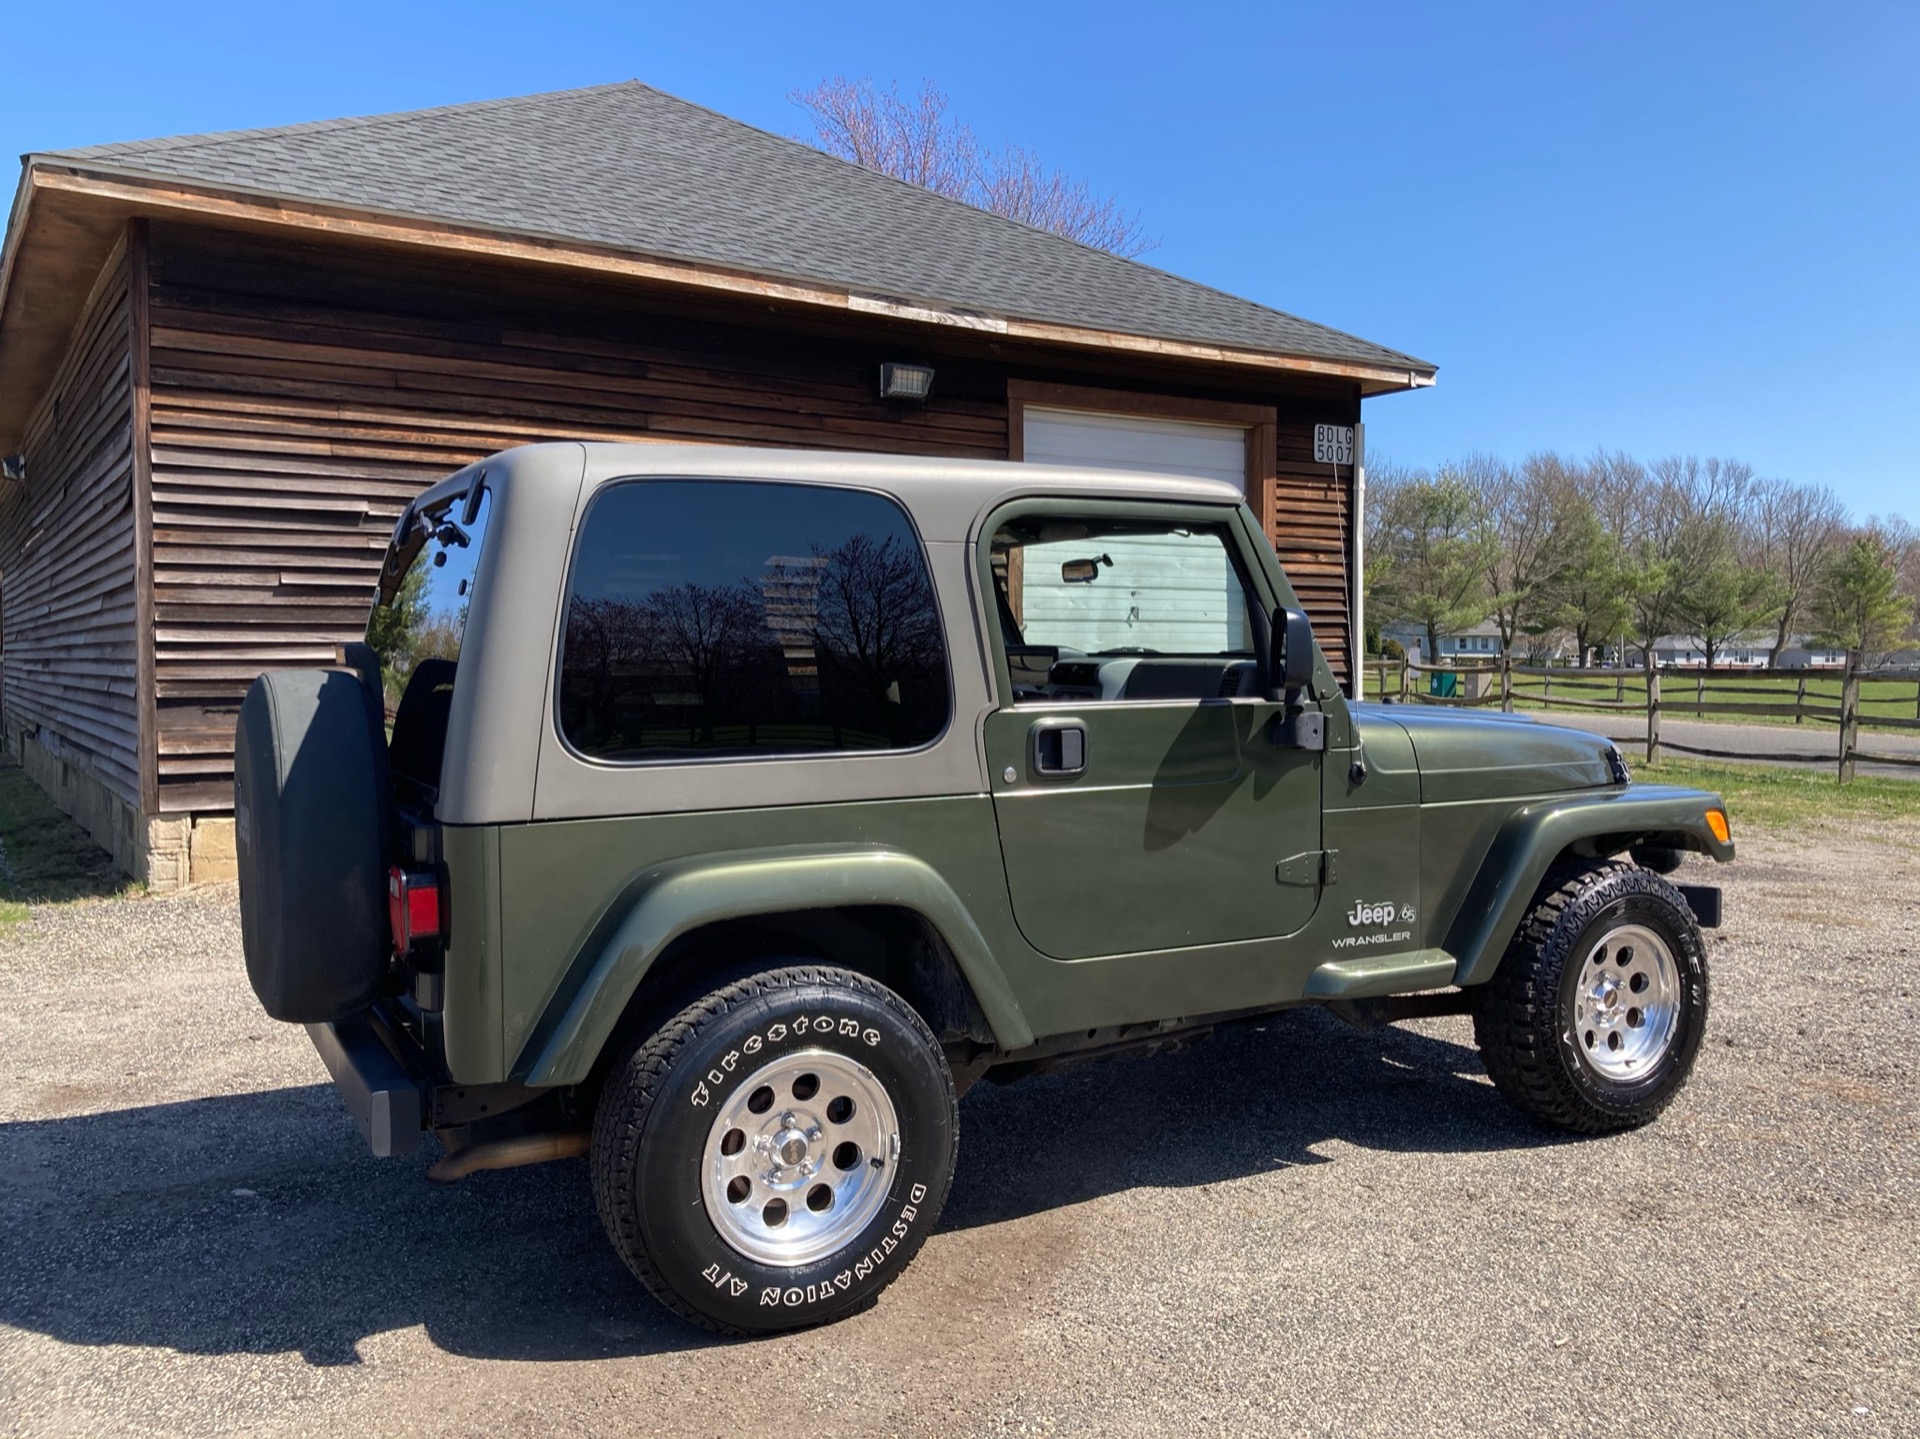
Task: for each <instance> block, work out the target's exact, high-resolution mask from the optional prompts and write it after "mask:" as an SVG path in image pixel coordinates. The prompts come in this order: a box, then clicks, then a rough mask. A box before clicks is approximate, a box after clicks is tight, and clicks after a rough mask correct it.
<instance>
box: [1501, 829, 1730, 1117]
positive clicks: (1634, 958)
mask: <svg viewBox="0 0 1920 1439" xmlns="http://www.w3.org/2000/svg"><path fill="white" fill-rule="evenodd" d="M1706 1023H1707V958H1706V946H1705V944H1704V942H1703V941H1702V939H1701V936H1700V927H1699V925H1698V924H1697V923H1696V922H1695V920H1694V917H1693V912H1692V911H1691V910H1690V909H1689V908H1688V907H1687V903H1686V901H1685V900H1684V899H1683V898H1682V897H1681V895H1680V892H1679V891H1678V890H1676V889H1675V888H1674V887H1673V886H1672V885H1671V884H1669V883H1668V882H1667V881H1666V880H1665V879H1662V878H1661V877H1660V876H1659V875H1657V874H1654V873H1652V872H1651V871H1649V870H1645V869H1641V868H1637V867H1635V866H1633V865H1628V864H1620V863H1595V864H1592V865H1589V866H1586V867H1583V868H1579V869H1572V870H1567V869H1563V870H1558V871H1556V872H1554V873H1553V874H1550V875H1549V876H1548V878H1547V881H1546V883H1545V884H1544V885H1542V886H1541V891H1540V894H1539V896H1538V898H1537V900H1536V903H1535V905H1534V909H1533V911H1532V913H1531V914H1529V915H1528V916H1527V919H1526V922H1525V923H1523V924H1522V925H1521V926H1520V930H1519V933H1517V934H1516V935H1515V936H1514V937H1513V942H1512V943H1511V944H1510V945H1508V947H1507V952H1506V954H1505V956H1504V957H1503V958H1502V959H1501V961H1500V968H1499V969H1498V971H1496V972H1495V974H1494V977H1493V979H1492V980H1490V981H1489V982H1488V983H1487V984H1486V985H1485V986H1483V987H1482V989H1481V991H1480V993H1479V994H1478V996H1477V997H1476V1006H1475V1009H1474V1014H1473V1028H1474V1037H1475V1039H1476V1040H1477V1041H1478V1042H1479V1046H1480V1055H1481V1058H1482V1060H1483V1062H1484V1063H1485V1064H1486V1067H1487V1073H1488V1074H1489V1075H1491V1076H1492V1078H1493V1082H1494V1085H1495V1087H1497V1088H1498V1089H1499V1090H1500V1092H1501V1093H1502V1094H1503V1095H1505V1096H1506V1097H1507V1099H1508V1100H1510V1101H1511V1102H1512V1103H1513V1104H1514V1105H1516V1106H1517V1107H1518V1108H1520V1109H1522V1110H1524V1111H1525V1112H1526V1113H1527V1114H1529V1115H1531V1116H1532V1117H1533V1118H1534V1119H1536V1120H1538V1121H1539V1122H1540V1123H1542V1124H1544V1125H1546V1126H1548V1127H1549V1128H1553V1129H1560V1130H1565V1131H1568V1132H1570V1133H1574V1134H1607V1133H1612V1132H1615V1131H1618V1130H1623V1129H1632V1128H1635V1127H1637V1126H1639V1125H1642V1124H1646V1123H1648V1122H1649V1121H1650V1120H1652V1119H1654V1118H1655V1117H1656V1116H1657V1115H1658V1114H1659V1113H1660V1112H1661V1111H1662V1110H1663V1109H1665V1108H1666V1107H1667V1105H1668V1104H1670V1103H1671V1102H1672V1101H1673V1098H1674V1096H1675V1095H1676V1094H1678V1093H1679V1091H1680V1089H1681V1087H1682V1086H1683V1085H1684V1084H1685V1083H1686V1081H1687V1077H1688V1075H1689V1074H1690V1073H1691V1072H1692V1069H1693V1062H1694V1058H1695V1056H1696V1055H1697V1054H1698V1053H1699V1049H1700V1042H1701V1038H1702V1036H1703V1034H1704V1033H1705V1030H1706Z"/></svg>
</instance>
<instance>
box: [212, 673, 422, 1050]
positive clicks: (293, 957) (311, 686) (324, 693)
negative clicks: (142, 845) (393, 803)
mask: <svg viewBox="0 0 1920 1439" xmlns="http://www.w3.org/2000/svg"><path fill="white" fill-rule="evenodd" d="M382 738H383V736H382V725H381V717H380V715H379V712H378V708H377V702H376V701H375V700H374V699H373V698H372V696H371V694H370V692H369V690H368V688H367V686H366V685H365V684H364V683H362V681H361V679H360V677H359V676H358V675H356V674H354V673H352V672H351V671H348V670H340V669H334V670H270V671H268V672H267V673H266V674H263V675H261V676H260V678H258V679H257V680H255V681H254V682H253V688H252V689H250V690H248V691H247V697H246V700H245V702H243V703H242V704H241V706H240V719H239V724H238V728H237V731H236V734H235V737H234V756H233V759H234V765H233V806H234V843H235V848H236V850H237V851H238V856H239V868H240V935H241V942H242V945H243V946H244V948H245V950H246V956H247V978H248V979H250V980H251V981H252V982H253V992H254V993H255V994H256V995H258V996H259V997H260V1003H261V1004H262V1005H264V1006H265V1007H266V1011H267V1013H268V1014H270V1015H272V1016H273V1017H274V1018H275V1019H284V1020H290V1021H293V1022H295V1023H300V1024H315V1023H320V1022H322V1021H326V1020H335V1019H342V1018H344V1017H346V1016H347V1015H349V1014H353V1013H354V1012H356V1011H358V1010H360V1009H364V1008H365V1007H366V1006H367V1005H368V1004H369V1003H371V1002H372V1000H373V998H374V996H375V994H376V992H377V990H378V988H379V985H380V981H381V979H382V977H383V976H384V975H385V973H386V969H387V957H388V950H389V941H388V937H387V909H386V866H385V863H384V859H385V837H386V833H387V827H386V809H387V803H388V799H387V787H386V763H385V761H386V747H385V745H384V744H383V743H382Z"/></svg>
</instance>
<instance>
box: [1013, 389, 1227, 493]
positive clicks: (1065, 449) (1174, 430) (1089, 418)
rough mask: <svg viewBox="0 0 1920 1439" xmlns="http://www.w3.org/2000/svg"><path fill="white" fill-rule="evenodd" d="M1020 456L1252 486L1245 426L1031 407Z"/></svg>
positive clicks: (1028, 412)
mask: <svg viewBox="0 0 1920 1439" xmlns="http://www.w3.org/2000/svg"><path fill="white" fill-rule="evenodd" d="M1021 456H1022V458H1024V459H1027V460H1030V461H1032V462H1033V463H1035V464H1047V465H1090V466H1093V467H1094V468H1096V469H1103V470H1155V471H1159V472H1160V473H1162V474H1174V475H1199V476H1201V477H1203V478H1205V479H1209V480H1225V481H1227V483H1228V484H1231V485H1233V486H1235V487H1236V488H1237V489H1239V490H1241V491H1243V492H1244V491H1245V490H1246V487H1247V431H1246V428H1245V426H1242V425H1208V424H1198V423H1195V422H1194V421H1191V420H1149V419H1141V418H1138V417H1136V416H1133V415H1102V414H1096V413H1093V412H1090V411H1086V410H1051V409H1042V408H1040V407H1038V406H1029V407H1028V408H1027V410H1026V412H1025V425H1024V427H1023V429H1022V447H1021Z"/></svg>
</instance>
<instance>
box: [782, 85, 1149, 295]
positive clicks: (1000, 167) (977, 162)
mask: <svg viewBox="0 0 1920 1439" xmlns="http://www.w3.org/2000/svg"><path fill="white" fill-rule="evenodd" d="M787 98H788V99H790V100H792V101H793V103H794V104H796V105H798V106H800V108H801V109H803V110H805V111H806V112H807V113H808V114H809V115H810V116H812V118H813V127H814V141H815V143H816V144H818V145H819V147H820V148H821V149H823V150H825V151H826V152H827V153H828V154H829V155H838V156H839V157H840V158H841V159H843V160H850V161H852V162H853V163H854V164H856V165H861V166H864V167H865V168H866V169H869V170H878V171H880V172H881V173H882V174H884V175H891V176H893V177H894V178H895V179H896V180H905V181H907V182H908V183H909V184H913V185H920V186H924V187H925V188H926V189H929V190H932V191H934V192H935V193H936V194H940V195H945V196H947V197H948V198H949V199H954V200H961V201H964V202H965V203H967V204H969V205H975V206H978V207H979V208H980V209H982V210H988V211H991V212H992V213H993V214H996V215H1003V216H1005V217H1006V218H1007V219H1009V220H1017V221H1019V222H1020V223H1021V224H1023V225H1032V226H1034V227H1035V228H1036V229H1041V230H1047V231H1050V232H1051V233H1053V234H1056V235H1062V236H1065V237H1066V238H1067V239H1069V240H1077V241H1079V242H1080V243H1081V244H1083V245H1091V246H1092V247H1094V248H1095V249H1099V250H1107V251H1111V252H1112V253H1113V254H1116V255H1119V256H1122V257H1123V258H1127V259H1131V258H1133V257H1134V256H1136V255H1140V254H1143V253H1145V252H1146V251H1148V250H1151V249H1153V248H1154V246H1155V245H1156V244H1157V243H1158V242H1157V241H1156V240H1154V239H1153V238H1152V237H1151V236H1149V235H1148V234H1147V233H1146V232H1145V230H1143V229H1142V228H1141V223H1140V217H1139V215H1138V214H1137V213H1136V212H1133V211H1130V210H1125V209H1123V208H1122V207H1121V205H1120V202H1119V201H1118V200H1117V199H1115V198H1114V197H1112V196H1102V195H1097V194H1095V193H1094V191H1093V189H1092V187H1091V186H1089V185H1088V184H1087V183H1086V182H1085V181H1084V180H1075V179H1073V178H1072V177H1070V176H1068V175H1067V174H1065V173H1064V172H1062V171H1060V170H1054V169H1050V168H1049V167H1048V166H1046V165H1045V164H1044V163H1042V161H1041V160H1040V157H1039V156H1037V155H1035V154H1034V153H1033V152H1032V151H1031V150H1028V149H1026V148H1024V147H1023V146H1019V145H1009V146H1007V147H1006V148H1005V149H1003V150H1001V151H999V152H997V153H995V152H989V151H988V150H986V149H984V148H983V147H982V146H981V144H980V142H979V141H978V140H976V139H975V138H974V134H973V131H972V129H970V128H969V127H968V126H966V125H963V124H961V123H960V122H959V121H957V120H954V119H953V118H951V117H950V116H949V115H948V113H947V107H948V100H947V97H946V95H945V93H944V92H942V91H941V89H940V88H939V87H938V86H937V85H935V84H934V83H933V82H932V81H931V80H925V81H922V82H921V85H920V92H919V94H917V95H915V96H912V97H907V96H903V95H901V93H900V87H899V86H898V85H891V86H888V87H887V88H886V89H885V90H882V89H880V88H879V87H878V86H876V85H875V84H874V83H873V82H872V81H871V80H850V79H848V78H846V77H845V76H839V75H836V76H834V77H833V78H832V79H828V80H823V81H821V82H820V83H819V84H818V85H816V86H814V87H813V88H812V89H810V90H796V91H794V92H793V93H792V94H791V95H789V96H788V97H787Z"/></svg>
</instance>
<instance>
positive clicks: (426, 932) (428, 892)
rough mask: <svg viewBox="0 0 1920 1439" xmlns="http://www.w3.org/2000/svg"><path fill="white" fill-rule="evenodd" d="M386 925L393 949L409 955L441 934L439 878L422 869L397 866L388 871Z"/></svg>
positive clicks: (398, 952)
mask: <svg viewBox="0 0 1920 1439" xmlns="http://www.w3.org/2000/svg"><path fill="white" fill-rule="evenodd" d="M387 926H388V928H390V929H391V930H392V931H393V952H394V953H395V954H406V953H408V952H409V951H411V950H412V949H413V947H414V945H415V944H417V943H418V942H419V941H420V940H423V939H433V938H435V937H436V936H437V935H438V934H439V933H440V881H439V880H438V879H437V878H436V877H435V876H434V875H432V874H429V873H427V872H425V871H422V870H410V869H402V868H400V866H399V865H397V864H396V865H395V866H394V867H393V868H392V869H390V870H388V871H387Z"/></svg>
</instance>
